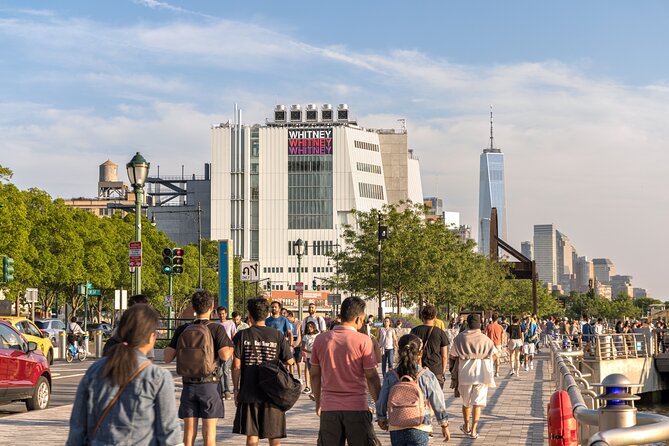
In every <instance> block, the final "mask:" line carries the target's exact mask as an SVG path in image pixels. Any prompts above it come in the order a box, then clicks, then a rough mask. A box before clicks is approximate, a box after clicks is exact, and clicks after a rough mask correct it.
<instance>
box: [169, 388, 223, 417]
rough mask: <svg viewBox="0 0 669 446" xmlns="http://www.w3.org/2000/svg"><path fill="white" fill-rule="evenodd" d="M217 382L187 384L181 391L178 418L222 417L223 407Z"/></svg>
mask: <svg viewBox="0 0 669 446" xmlns="http://www.w3.org/2000/svg"><path fill="white" fill-rule="evenodd" d="M218 386H219V383H218V382H212V383H202V384H188V383H185V384H184V387H183V390H182V391H181V404H179V418H181V419H183V418H223V417H224V416H225V409H224V407H223V401H221V394H220V391H219V387H218Z"/></svg>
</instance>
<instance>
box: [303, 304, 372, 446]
mask: <svg viewBox="0 0 669 446" xmlns="http://www.w3.org/2000/svg"><path fill="white" fill-rule="evenodd" d="M364 324H365V301H363V300H362V299H361V298H359V297H355V296H354V297H348V298H346V299H345V300H344V302H343V303H342V305H341V325H337V326H335V327H334V328H333V329H332V330H330V331H327V332H325V333H321V334H319V335H318V336H317V337H316V340H315V341H314V345H313V348H312V350H311V385H312V390H313V395H314V398H315V401H316V414H317V415H318V416H319V417H320V429H319V431H318V444H319V445H320V446H339V445H343V444H344V442H348V444H349V445H370V444H376V441H377V440H376V435H375V434H374V427H373V425H372V414H371V412H370V411H369V407H368V405H367V389H369V393H370V394H371V395H372V399H373V400H374V401H376V400H377V399H378V397H379V391H380V389H381V381H380V380H379V374H378V372H377V370H376V356H375V355H374V346H373V344H372V340H371V338H370V337H369V336H366V335H364V334H362V333H359V332H358V330H360V329H361V328H362V327H363V325H364Z"/></svg>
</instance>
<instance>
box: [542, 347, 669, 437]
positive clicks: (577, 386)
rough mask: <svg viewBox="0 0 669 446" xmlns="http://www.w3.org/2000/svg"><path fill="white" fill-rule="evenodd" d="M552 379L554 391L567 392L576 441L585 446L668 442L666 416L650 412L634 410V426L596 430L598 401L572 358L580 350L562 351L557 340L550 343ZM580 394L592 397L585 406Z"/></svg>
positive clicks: (582, 396) (578, 354) (668, 420)
mask: <svg viewBox="0 0 669 446" xmlns="http://www.w3.org/2000/svg"><path fill="white" fill-rule="evenodd" d="M550 349H551V367H552V376H553V381H554V382H555V383H556V388H557V390H564V391H566V392H567V394H568V395H569V400H570V401H571V405H572V413H573V414H574V418H576V421H577V422H578V423H579V432H578V438H579V444H587V445H588V446H631V445H641V444H648V443H658V442H666V444H667V445H669V417H665V416H663V415H657V414H651V413H638V414H637V416H636V417H637V424H636V426H631V427H625V428H615V429H609V430H606V431H602V432H598V430H599V429H598V426H599V416H600V410H596V408H597V403H598V400H596V399H595V395H596V393H595V392H594V390H592V389H591V388H590V384H589V383H588V382H587V381H585V380H584V379H582V375H580V376H578V373H576V372H577V368H576V366H575V365H574V363H573V361H572V359H573V358H578V357H579V356H581V355H582V354H583V352H571V354H570V353H568V352H564V351H562V347H561V345H560V344H559V343H558V341H551V342H550ZM584 396H588V397H591V398H592V401H593V404H592V405H591V406H588V405H587V404H586V402H585V400H584Z"/></svg>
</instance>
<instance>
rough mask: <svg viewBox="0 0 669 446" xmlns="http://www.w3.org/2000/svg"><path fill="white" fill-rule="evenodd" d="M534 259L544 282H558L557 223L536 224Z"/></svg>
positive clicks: (538, 273) (540, 278) (540, 277)
mask: <svg viewBox="0 0 669 446" xmlns="http://www.w3.org/2000/svg"><path fill="white" fill-rule="evenodd" d="M534 260H535V261H536V263H537V275H538V276H539V280H540V281H541V282H542V283H550V284H553V285H555V284H557V249H556V244H555V225H553V224H550V225H534Z"/></svg>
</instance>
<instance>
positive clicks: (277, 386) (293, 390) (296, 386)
mask: <svg viewBox="0 0 669 446" xmlns="http://www.w3.org/2000/svg"><path fill="white" fill-rule="evenodd" d="M258 376H259V379H260V382H259V384H260V388H261V389H262V391H263V392H265V394H267V396H268V397H269V399H270V402H271V403H272V404H274V405H275V406H277V407H278V408H279V409H281V410H283V411H284V412H285V411H287V410H290V409H291V408H292V407H293V406H294V405H295V403H296V402H297V400H298V399H299V398H300V393H302V384H301V383H300V382H299V381H298V380H297V379H295V378H293V376H292V375H291V374H290V373H288V367H286V365H285V364H284V363H283V362H281V361H280V360H278V359H273V360H271V361H267V362H264V363H262V364H260V366H259V367H258Z"/></svg>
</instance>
